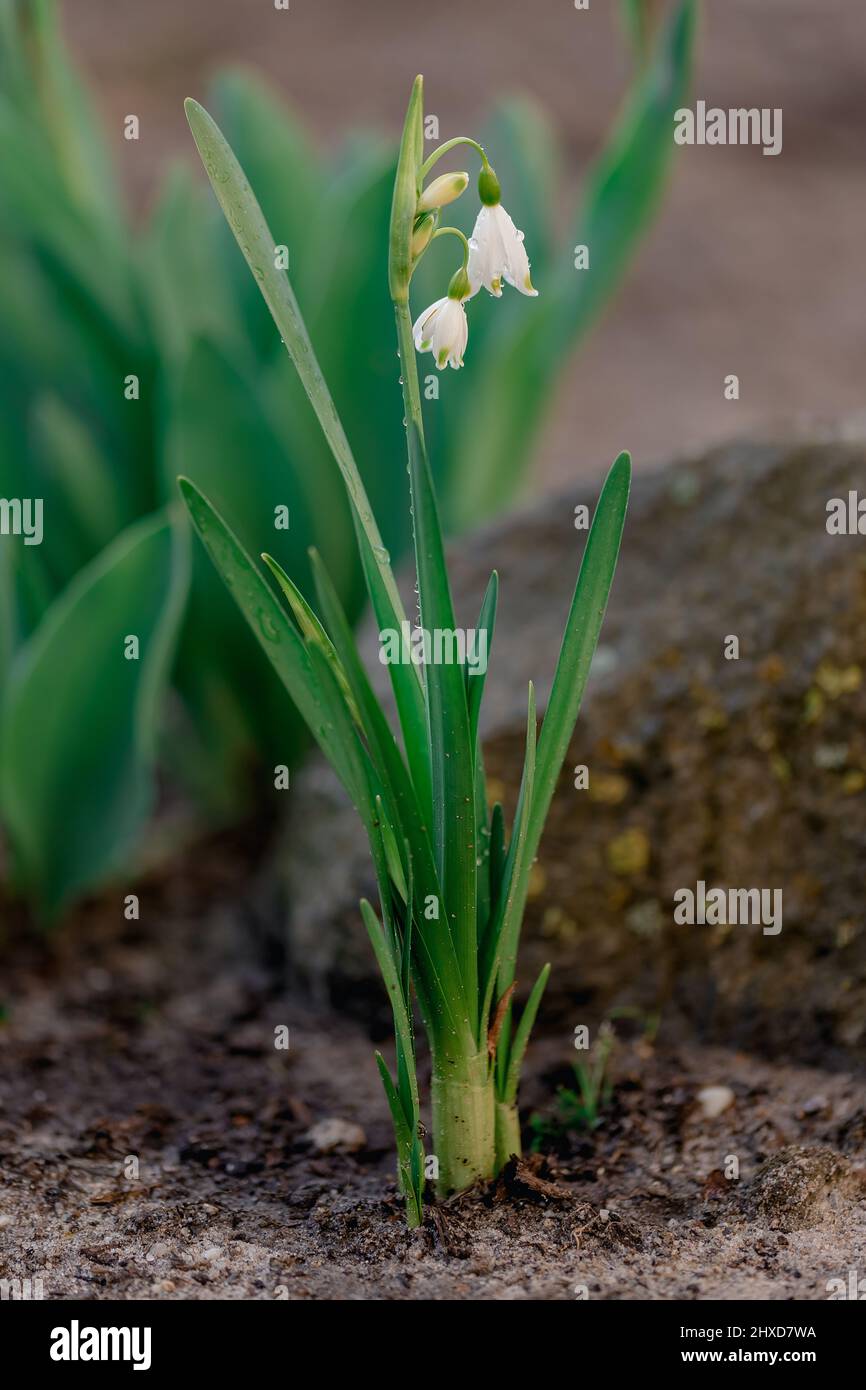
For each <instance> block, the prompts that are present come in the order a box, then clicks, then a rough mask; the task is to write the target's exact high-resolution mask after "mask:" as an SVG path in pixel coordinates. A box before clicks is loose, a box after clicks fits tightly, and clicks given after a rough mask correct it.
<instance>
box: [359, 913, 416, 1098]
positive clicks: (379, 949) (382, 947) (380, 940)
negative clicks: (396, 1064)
mask: <svg viewBox="0 0 866 1390" xmlns="http://www.w3.org/2000/svg"><path fill="white" fill-rule="evenodd" d="M361 916H362V917H363V919H364V926H365V927H366V928H367V935H368V936H369V938H370V944H371V945H372V947H373V953H374V955H375V957H376V962H377V964H378V966H379V969H380V971H381V973H382V979H383V981H384V983H385V988H386V990H387V991H388V998H389V999H390V1001H391V1011H392V1013H393V1015H394V1031H395V1033H396V1035H397V1037H398V1039H399V1041H400V1046H401V1048H402V1050H403V1055H404V1057H405V1058H406V1059H407V1061H408V1060H410V1059H414V1055H415V1045H414V1040H413V1037H412V1023H411V1018H410V1013H409V1010H410V1002H409V999H408V998H407V997H406V996H405V995H404V992H403V984H402V981H401V978H400V966H399V962H398V961H397V960H396V959H395V957H394V955H393V953H392V951H391V949H390V946H389V943H388V939H387V937H386V935H385V933H384V931H383V930H382V927H381V924H380V922H379V919H378V917H377V916H376V914H375V912H374V911H373V909H372V907H371V906H370V904H369V903H368V902H367V899H366V898H364V899H363V900H362V902H361ZM409 1084H410V1091H411V1098H412V1116H413V1117H417V1116H418V1115H419V1114H420V1102H419V1099H418V1079H417V1077H416V1075H415V1069H414V1066H412V1067H411V1068H410V1071H409Z"/></svg>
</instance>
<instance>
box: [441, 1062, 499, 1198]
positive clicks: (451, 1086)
mask: <svg viewBox="0 0 866 1390" xmlns="http://www.w3.org/2000/svg"><path fill="white" fill-rule="evenodd" d="M431 1098H432V1102H433V1152H434V1153H435V1155H436V1158H437V1159H438V1161H439V1177H438V1179H437V1183H436V1191H437V1194H438V1195H439V1196H440V1197H445V1196H447V1195H448V1194H449V1193H450V1192H460V1191H462V1189H463V1188H464V1187H469V1186H471V1184H472V1183H473V1182H476V1181H477V1180H478V1179H479V1178H484V1179H486V1178H492V1177H493V1175H494V1172H495V1169H496V1142H495V1120H494V1112H495V1096H494V1091H493V1077H492V1075H491V1069H490V1062H489V1059H488V1057H487V1054H486V1053H479V1054H477V1055H476V1056H474V1057H467V1058H464V1059H462V1060H461V1061H459V1062H455V1063H448V1062H446V1063H445V1064H444V1066H442V1067H438V1066H437V1065H436V1060H435V1058H434V1065H433V1077H432V1081H431Z"/></svg>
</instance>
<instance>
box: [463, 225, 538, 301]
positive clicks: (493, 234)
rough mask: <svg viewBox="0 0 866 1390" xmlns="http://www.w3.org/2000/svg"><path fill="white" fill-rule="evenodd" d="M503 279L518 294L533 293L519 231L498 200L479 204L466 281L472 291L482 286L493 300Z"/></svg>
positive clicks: (526, 258)
mask: <svg viewBox="0 0 866 1390" xmlns="http://www.w3.org/2000/svg"><path fill="white" fill-rule="evenodd" d="M503 280H506V281H507V282H508V284H509V285H513V286H514V288H515V289H516V290H519V291H520V293H521V294H528V295H536V294H538V290H536V289H533V286H532V281H531V279H530V277H529V259H528V257H527V255H526V247H525V246H524V244H523V233H522V232H519V231H518V230H517V228H516V227H515V225H514V223H513V222H512V220H511V218H510V217H509V216H508V213H507V212H506V211H505V208H504V207H503V206H502V204H501V203H495V204H494V205H493V206H492V207H488V206H485V207H482V208H481V210H480V212H479V213H478V216H477V218H476V219H475V230H474V231H473V233H472V236H471V237H470V238H469V281H470V284H471V286H472V293H473V294H477V293H478V291H479V290H480V288H481V286H482V285H483V286H484V288H485V289H486V290H489V291H490V293H491V294H492V295H495V296H496V298H497V299H499V298H500V296H501V294H502V281H503Z"/></svg>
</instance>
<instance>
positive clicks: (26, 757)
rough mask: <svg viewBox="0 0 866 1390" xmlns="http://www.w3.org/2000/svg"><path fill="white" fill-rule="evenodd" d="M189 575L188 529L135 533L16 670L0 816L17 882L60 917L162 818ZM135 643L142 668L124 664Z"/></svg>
mask: <svg viewBox="0 0 866 1390" xmlns="http://www.w3.org/2000/svg"><path fill="white" fill-rule="evenodd" d="M4 544H8V541H7V542H4ZM188 565H189V555H188V537H187V531H186V528H185V527H178V526H172V525H171V524H170V523H169V522H168V521H166V520H165V519H164V517H163V516H157V517H156V518H150V519H148V520H145V521H142V522H139V523H138V524H137V525H135V526H133V527H130V528H129V529H128V530H127V531H125V532H124V533H123V534H122V535H121V536H120V537H118V539H117V540H116V541H114V542H113V543H112V545H110V546H109V547H108V548H107V550H105V551H104V552H103V553H102V554H101V555H99V556H98V557H97V559H96V560H95V561H94V562H93V563H92V564H91V565H89V566H88V567H87V568H86V569H85V570H83V571H82V572H81V573H80V574H79V575H78V576H77V578H76V579H75V580H74V581H73V583H72V584H71V585H70V586H69V588H68V589H67V590H66V591H65V592H64V593H63V594H62V595H61V596H60V598H58V599H57V601H56V602H55V603H54V604H53V606H52V607H51V608H50V609H49V611H48V613H47V614H46V616H45V618H44V619H43V621H42V623H41V624H40V626H39V628H38V630H37V631H36V633H35V634H34V636H33V637H32V638H31V640H30V641H29V643H28V644H27V645H26V647H25V648H23V649H22V651H21V652H20V653H19V655H18V657H17V659H16V661H15V663H14V665H13V668H12V672H11V675H10V679H9V683H8V688H7V690H6V692H5V699H4V702H3V708H2V715H0V806H2V814H3V819H4V821H5V824H6V827H7V830H8V833H9V837H10V840H11V843H12V846H13V850H14V861H15V878H16V882H17V883H18V884H19V885H20V886H21V887H22V888H25V889H26V890H27V891H28V892H29V893H30V894H32V895H33V897H34V898H35V899H36V900H37V901H38V902H39V904H40V906H41V908H42V910H43V911H44V913H45V914H46V915H47V916H48V917H53V916H56V914H57V913H58V912H59V910H60V909H61V908H62V907H63V906H64V905H65V904H66V903H68V902H69V901H70V899H71V898H73V897H74V896H75V895H76V894H79V893H81V892H82V891H83V890H84V889H86V888H89V887H92V886H93V885H95V884H96V883H98V882H99V881H101V880H102V879H104V878H105V877H106V876H107V875H109V874H110V873H111V872H112V871H114V870H116V869H117V868H118V866H119V865H120V864H121V863H122V862H123V859H124V857H125V855H126V854H128V852H129V849H130V847H131V845H132V844H133V842H134V840H135V837H136V835H137V834H138V832H139V831H140V829H141V826H142V823H143V821H144V819H145V817H146V815H147V814H148V811H149V809H150V806H151V802H152V796H153V781H152V771H153V761H154V754H155V748H156V741H157V734H158V730H159V723H160V716H161V713H162V702H163V697H164V694H165V688H166V680H167V675H168V670H169V665H170V660H171V653H172V648H173V645H174V640H175V636H176V633H177V629H178V623H179V620H180V615H181V612H182V609H183V603H184V600H185V596H186V588H187V582H188ZM130 635H134V636H135V637H137V639H138V643H139V659H138V660H127V659H126V658H125V644H126V642H127V639H128V637H129V636H130Z"/></svg>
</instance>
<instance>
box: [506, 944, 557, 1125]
mask: <svg viewBox="0 0 866 1390" xmlns="http://www.w3.org/2000/svg"><path fill="white" fill-rule="evenodd" d="M549 975H550V966H549V965H545V966H544V968H543V969H542V971H541V974H540V975H539V977H538V979H537V980H536V981H535V984H534V985H533V987H532V993H531V994H530V996H529V998H528V999H527V1001H526V1007H525V1009H524V1010H523V1013H522V1014H521V1016H520V1022H519V1023H518V1025H517V1028H516V1029H515V1033H514V1042H513V1043H512V1045H511V1051H510V1053H509V1058H508V1070H507V1073H506V1078H505V1087H504V1089H503V1091H502V1095H501V1099H502V1100H503V1101H504V1102H505V1104H506V1105H514V1104H515V1102H516V1100H517V1088H518V1086H519V1085H520V1071H521V1068H522V1066H523V1058H524V1056H525V1055H526V1047H527V1044H528V1042H529V1035H530V1033H531V1032H532V1030H533V1028H534V1026H535V1019H536V1015H537V1014H538V1006H539V1004H540V1003H541V996H542V995H543V993H544V990H545V986H546V985H547V981H548V977H549Z"/></svg>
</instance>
